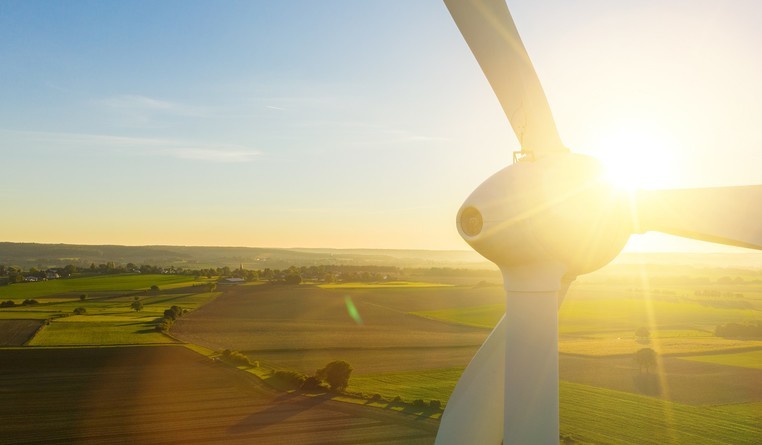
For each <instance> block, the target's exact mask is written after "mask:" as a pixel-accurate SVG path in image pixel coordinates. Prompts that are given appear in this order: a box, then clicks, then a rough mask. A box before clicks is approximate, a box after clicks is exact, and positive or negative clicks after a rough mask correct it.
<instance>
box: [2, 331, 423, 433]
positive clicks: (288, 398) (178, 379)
mask: <svg viewBox="0 0 762 445" xmlns="http://www.w3.org/2000/svg"><path fill="white" fill-rule="evenodd" d="M0 393H2V394H3V403H2V404H0V416H1V417H2V419H3V422H2V423H1V424H0V443H14V444H38V443H72V442H77V443H92V444H110V443H142V444H151V443H222V442H224V443H258V444H281V443H288V442H293V443H334V444H356V443H377V442H383V443H390V444H395V443H396V444H418V443H420V444H429V443H431V442H432V441H433V437H434V434H435V433H436V428H437V425H436V422H434V421H430V420H426V419H418V418H417V417H416V416H407V415H405V414H401V413H396V412H395V413H387V412H385V411H384V410H378V409H372V408H365V407H362V406H358V405H349V404H344V403H339V402H334V401H331V400H330V399H329V398H313V399H307V398H302V397H298V396H293V395H288V394H277V393H275V392H273V391H272V390H269V389H267V388H265V387H264V386H263V385H262V384H261V383H258V381H256V379H255V378H253V377H252V376H250V375H249V374H247V373H242V372H238V371H237V370H235V369H232V368H229V367H226V366H224V365H220V364H216V363H214V362H212V361H211V360H209V359H208V358H206V357H203V356H201V355H198V354H196V353H194V352H191V351H189V350H187V349H186V348H183V347H177V346H175V347H172V346H165V347H131V348H97V349H84V348H78V349H37V348H35V349H26V350H0Z"/></svg>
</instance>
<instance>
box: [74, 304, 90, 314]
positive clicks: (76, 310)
mask: <svg viewBox="0 0 762 445" xmlns="http://www.w3.org/2000/svg"><path fill="white" fill-rule="evenodd" d="M86 313H87V309H85V308H83V307H81V306H80V307H78V308H76V309H74V315H84V314H86Z"/></svg>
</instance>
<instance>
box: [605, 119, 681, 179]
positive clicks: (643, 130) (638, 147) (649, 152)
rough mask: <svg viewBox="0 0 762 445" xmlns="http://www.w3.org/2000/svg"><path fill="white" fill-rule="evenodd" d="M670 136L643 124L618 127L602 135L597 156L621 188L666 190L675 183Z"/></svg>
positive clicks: (609, 177) (610, 177)
mask: <svg viewBox="0 0 762 445" xmlns="http://www.w3.org/2000/svg"><path fill="white" fill-rule="evenodd" d="M670 142H671V141H670V138H669V136H667V135H665V134H664V133H662V132H659V131H655V130H654V129H650V128H648V127H646V126H643V125H618V126H616V127H613V128H611V129H610V130H608V131H605V132H603V133H601V134H600V136H599V137H598V138H597V141H596V144H595V145H596V148H599V150H597V152H596V154H595V156H596V157H597V158H598V159H600V160H601V162H603V164H604V166H605V167H606V170H607V177H608V180H609V181H610V182H611V183H612V184H614V185H615V186H617V187H619V188H624V189H627V190H634V189H656V188H667V187H669V184H671V183H673V182H674V179H675V178H674V175H675V169H674V163H673V160H672V155H673V150H672V149H671V148H670V146H671V145H672V144H671V143H670Z"/></svg>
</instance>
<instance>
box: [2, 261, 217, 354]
mask: <svg viewBox="0 0 762 445" xmlns="http://www.w3.org/2000/svg"><path fill="white" fill-rule="evenodd" d="M153 285H156V286H158V287H159V290H158V291H152V290H150V287H151V286H153ZM0 290H2V291H3V292H5V293H6V294H9V295H10V294H16V295H17V294H19V293H21V294H24V296H25V297H24V298H25V299H26V298H34V299H35V300H37V301H38V304H35V305H28V306H16V307H11V308H2V309H0V320H6V321H7V322H12V321H16V322H18V321H21V320H46V321H47V323H46V325H45V326H43V327H42V328H41V329H39V331H37V334H36V335H35V336H34V338H32V339H31V341H29V343H28V344H29V345H30V346H72V345H82V346H99V345H130V344H157V343H172V342H174V340H173V339H172V338H170V337H168V336H166V335H164V334H162V333H160V332H157V331H155V329H154V328H155V324H156V323H155V322H156V320H157V319H158V318H159V317H161V316H162V315H163V312H164V310H166V309H168V308H169V307H171V306H173V305H177V306H180V307H182V308H184V309H188V310H193V309H196V308H198V307H200V306H201V305H203V304H204V303H206V302H208V301H210V300H211V299H213V298H215V297H216V296H218V295H219V293H218V292H215V293H209V292H207V290H206V287H205V286H204V285H203V283H196V282H194V281H193V280H192V279H189V278H188V277H186V276H177V275H107V276H97V277H88V278H74V279H68V280H51V281H45V282H39V283H24V284H15V285H12V286H6V287H2V288H0ZM18 290H21V292H19V291H18ZM82 294H85V295H86V298H85V299H84V300H81V299H80V295H82ZM135 299H138V300H140V302H141V303H142V304H143V309H142V310H141V311H140V312H135V311H133V310H132V309H131V308H130V305H131V304H132V302H133V301H135ZM16 300H18V299H16ZM77 308H84V309H85V310H86V314H84V315H74V314H73V311H74V310H75V309H77ZM38 323H39V322H38Z"/></svg>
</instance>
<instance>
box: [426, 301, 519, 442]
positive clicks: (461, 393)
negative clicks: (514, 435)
mask: <svg viewBox="0 0 762 445" xmlns="http://www.w3.org/2000/svg"><path fill="white" fill-rule="evenodd" d="M505 333H506V328H505V316H503V318H502V319H500V322H499V323H498V324H497V326H495V329H493V330H492V333H491V334H490V335H489V337H487V340H486V341H485V342H484V344H483V345H482V347H481V348H479V351H478V352H477V353H476V355H475V356H474V358H473V359H471V363H469V364H468V367H467V368H466V370H465V371H464V372H463V375H462V376H461V377H460V380H458V384H457V385H455V390H454V391H453V393H452V395H451V396H450V400H449V401H448V402H447V407H446V408H445V410H444V413H442V421H441V422H440V423H439V432H437V439H436V442H435V443H436V445H459V444H464V443H478V444H487V445H489V444H495V445H497V444H499V443H501V442H502V441H503V397H504V388H505Z"/></svg>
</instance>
